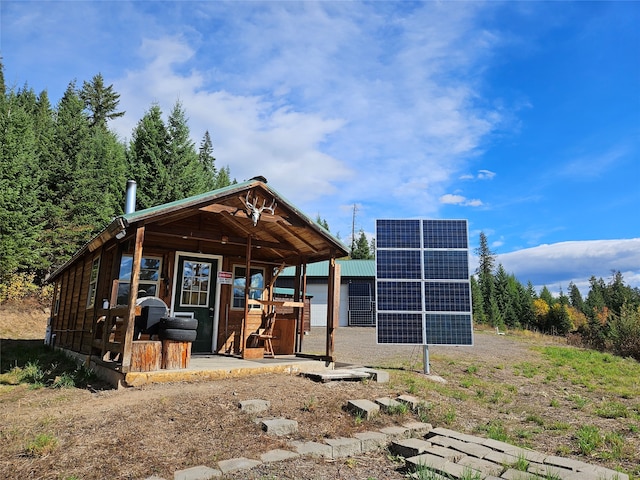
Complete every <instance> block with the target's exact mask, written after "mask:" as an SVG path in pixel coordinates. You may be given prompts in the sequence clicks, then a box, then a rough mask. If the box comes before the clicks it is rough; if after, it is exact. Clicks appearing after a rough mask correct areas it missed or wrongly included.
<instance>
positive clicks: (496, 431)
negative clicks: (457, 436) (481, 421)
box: [476, 420, 509, 442]
mask: <svg viewBox="0 0 640 480" xmlns="http://www.w3.org/2000/svg"><path fill="white" fill-rule="evenodd" d="M476 430H477V431H479V432H484V433H485V434H486V435H487V437H489V438H492V439H494V440H499V441H501V442H507V441H508V440H509V435H507V431H506V429H505V428H504V425H502V422H501V421H499V420H491V421H490V422H489V423H487V424H486V425H482V426H478V427H476Z"/></svg>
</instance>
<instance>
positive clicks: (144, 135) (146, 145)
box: [127, 104, 172, 208]
mask: <svg viewBox="0 0 640 480" xmlns="http://www.w3.org/2000/svg"><path fill="white" fill-rule="evenodd" d="M168 150H169V134H168V132H167V128H166V126H165V124H164V122H163V121H162V111H161V110H160V107H159V106H158V105H157V104H154V105H152V106H151V108H150V109H149V111H147V112H146V113H145V115H144V116H143V117H142V119H140V121H139V122H138V124H137V125H136V127H135V129H134V130H133V134H132V137H131V142H130V144H129V149H128V150H127V161H128V165H129V175H130V177H133V179H134V180H135V181H136V183H137V184H138V188H137V208H149V207H153V206H155V205H160V204H162V203H165V202H168V201H170V199H171V198H172V187H171V185H170V182H169V179H170V177H169V172H168V169H167V166H166V165H167V163H168V161H167V156H168Z"/></svg>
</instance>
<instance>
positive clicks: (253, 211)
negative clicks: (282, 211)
mask: <svg viewBox="0 0 640 480" xmlns="http://www.w3.org/2000/svg"><path fill="white" fill-rule="evenodd" d="M250 195H251V192H247V198H245V199H244V205H245V207H246V209H247V215H248V216H249V217H251V220H252V221H253V226H254V227H255V226H256V225H258V220H260V215H261V214H262V212H263V211H264V210H268V211H269V212H271V215H274V214H275V210H276V200H275V198H274V199H273V201H272V202H271V205H269V206H268V207H267V206H266V205H267V200H266V198H265V199H263V200H262V206H261V207H258V206H257V205H258V197H257V196H255V197H253V199H252V200H249V196H250Z"/></svg>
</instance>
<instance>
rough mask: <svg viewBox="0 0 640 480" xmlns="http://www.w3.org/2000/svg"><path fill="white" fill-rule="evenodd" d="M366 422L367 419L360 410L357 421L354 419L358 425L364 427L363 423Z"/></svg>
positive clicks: (356, 416)
mask: <svg viewBox="0 0 640 480" xmlns="http://www.w3.org/2000/svg"><path fill="white" fill-rule="evenodd" d="M365 420H366V418H365V415H364V413H363V412H362V411H360V410H358V412H356V415H355V419H354V421H355V423H356V425H362V422H364V421H365Z"/></svg>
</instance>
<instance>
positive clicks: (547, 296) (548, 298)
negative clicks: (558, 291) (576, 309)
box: [539, 285, 556, 307]
mask: <svg viewBox="0 0 640 480" xmlns="http://www.w3.org/2000/svg"><path fill="white" fill-rule="evenodd" d="M539 298H540V299H541V300H544V301H545V302H547V305H549V307H553V304H554V303H556V301H555V299H554V298H553V295H552V294H551V291H550V290H549V289H548V288H547V286H546V285H545V286H544V287H542V290H540V295H539Z"/></svg>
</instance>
